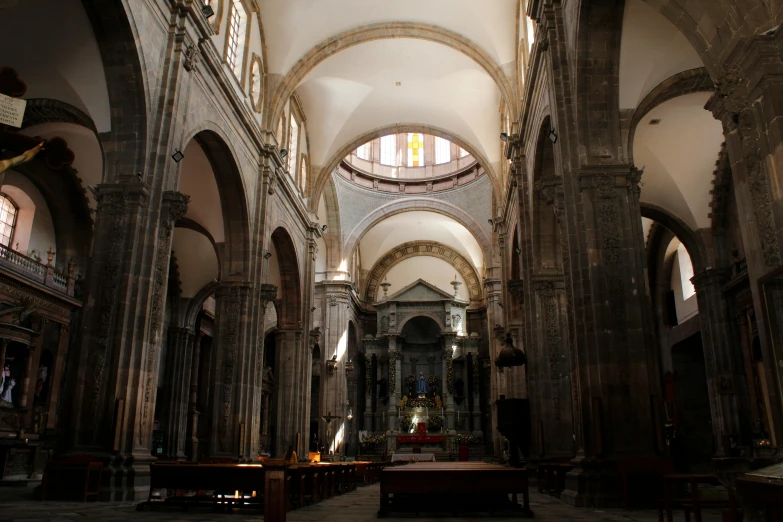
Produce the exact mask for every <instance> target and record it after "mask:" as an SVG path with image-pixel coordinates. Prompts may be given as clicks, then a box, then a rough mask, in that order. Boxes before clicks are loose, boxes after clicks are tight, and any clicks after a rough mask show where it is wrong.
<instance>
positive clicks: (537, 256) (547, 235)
mask: <svg viewBox="0 0 783 522" xmlns="http://www.w3.org/2000/svg"><path fill="white" fill-rule="evenodd" d="M551 122H552V119H551V117H550V116H546V117H545V118H544V120H543V121H542V123H541V127H540V130H539V133H538V140H537V141H536V156H535V164H534V167H533V187H534V190H533V191H532V194H531V196H532V198H533V204H532V206H531V212H532V216H531V220H532V222H533V228H534V230H535V233H534V234H533V242H532V246H533V252H532V254H533V255H532V259H533V270H534V271H558V272H559V271H560V270H562V268H563V266H562V254H561V249H560V234H561V231H560V227H559V226H558V223H557V219H556V216H555V208H556V207H555V206H556V205H557V201H556V200H557V199H558V198H559V197H560V192H561V191H562V188H561V187H562V180H561V179H560V178H559V177H558V176H557V172H556V170H557V162H556V159H555V145H554V144H552V143H551V142H550V141H549V138H548V134H549V131H550V130H551V128H552V124H551Z"/></svg>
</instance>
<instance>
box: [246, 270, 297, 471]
mask: <svg viewBox="0 0 783 522" xmlns="http://www.w3.org/2000/svg"><path fill="white" fill-rule="evenodd" d="M253 293H254V296H255V300H256V303H258V305H259V306H258V308H257V310H258V312H259V313H258V314H257V316H256V321H255V322H256V324H255V328H256V332H258V335H257V337H256V339H255V343H253V342H249V343H247V345H246V346H245V347H244V356H243V361H244V365H243V368H242V371H241V373H240V383H239V396H240V404H239V411H240V414H239V423H240V424H241V425H242V426H244V428H243V429H242V433H241V436H242V440H240V451H239V455H240V457H242V458H244V459H247V460H248V461H256V459H257V457H258V454H259V443H260V436H261V429H260V425H259V422H260V419H259V416H260V412H261V393H262V388H263V376H264V374H263V372H264V331H265V324H264V319H265V317H266V307H267V305H268V304H269V303H271V302H272V301H274V300H275V297H276V296H277V286H275V285H270V284H260V285H257V287H256V288H255V289H254V292H253ZM251 339H252V337H251ZM297 451H299V450H297Z"/></svg>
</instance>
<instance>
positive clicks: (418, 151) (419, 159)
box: [408, 133, 424, 167]
mask: <svg viewBox="0 0 783 522" xmlns="http://www.w3.org/2000/svg"><path fill="white" fill-rule="evenodd" d="M408 166H409V167H423V166H424V136H423V135H421V134H418V133H411V134H408Z"/></svg>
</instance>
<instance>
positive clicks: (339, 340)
mask: <svg viewBox="0 0 783 522" xmlns="http://www.w3.org/2000/svg"><path fill="white" fill-rule="evenodd" d="M324 287H325V289H326V302H327V303H328V305H327V306H326V310H325V312H326V314H325V315H326V317H325V322H324V325H325V334H324V344H323V348H324V349H323V350H322V351H321V355H322V357H323V359H324V361H325V364H326V367H325V368H324V371H323V372H322V374H321V375H322V377H321V390H322V393H321V412H322V415H326V414H328V413H330V412H331V414H332V415H333V416H337V418H336V419H335V420H333V421H332V423H331V435H330V436H331V437H332V438H334V437H335V436H336V435H337V433H338V432H339V431H340V427H341V426H344V424H345V423H346V422H347V421H346V420H345V415H346V414H347V409H346V404H347V401H348V381H347V378H346V373H345V363H347V362H348V318H349V312H350V308H349V307H350V304H351V294H350V292H351V289H350V286H349V284H348V283H346V282H344V281H329V282H325V283H324ZM334 356H337V361H336V365H335V366H333V365H332V363H331V359H333V357H334ZM323 434H324V435H326V433H325V432H323ZM343 434H345V429H343ZM344 438H345V437H344ZM321 440H323V441H324V442H325V446H326V447H327V448H330V449H331V448H333V449H334V450H335V455H336V454H337V451H340V450H342V449H343V448H344V440H343V441H342V444H341V445H340V448H339V450H338V448H337V442H339V441H335V440H326V439H321Z"/></svg>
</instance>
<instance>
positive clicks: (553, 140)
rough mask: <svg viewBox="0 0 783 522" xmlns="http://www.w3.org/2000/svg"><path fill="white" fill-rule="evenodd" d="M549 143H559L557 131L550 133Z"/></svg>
mask: <svg viewBox="0 0 783 522" xmlns="http://www.w3.org/2000/svg"><path fill="white" fill-rule="evenodd" d="M549 141H551V142H552V143H557V134H556V133H555V129H552V130H550V131H549Z"/></svg>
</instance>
